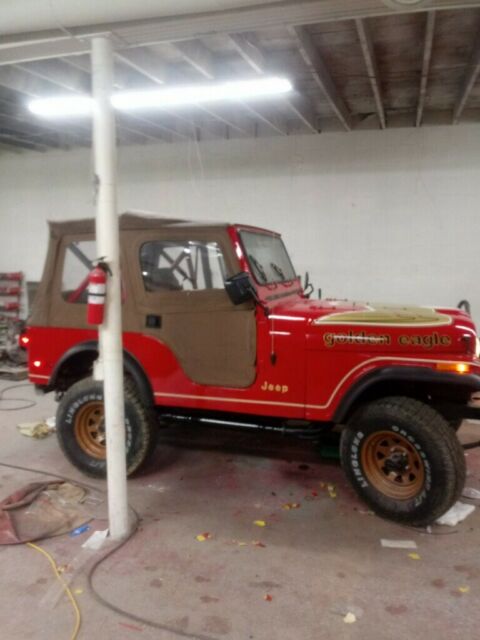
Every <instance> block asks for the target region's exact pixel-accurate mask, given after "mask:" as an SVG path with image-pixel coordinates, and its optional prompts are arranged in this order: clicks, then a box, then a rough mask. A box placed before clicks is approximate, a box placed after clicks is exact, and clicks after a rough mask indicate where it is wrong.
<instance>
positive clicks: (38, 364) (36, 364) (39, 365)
mask: <svg viewBox="0 0 480 640" xmlns="http://www.w3.org/2000/svg"><path fill="white" fill-rule="evenodd" d="M33 366H34V367H36V368H37V369H38V368H39V367H41V366H42V362H41V360H34V361H33Z"/></svg>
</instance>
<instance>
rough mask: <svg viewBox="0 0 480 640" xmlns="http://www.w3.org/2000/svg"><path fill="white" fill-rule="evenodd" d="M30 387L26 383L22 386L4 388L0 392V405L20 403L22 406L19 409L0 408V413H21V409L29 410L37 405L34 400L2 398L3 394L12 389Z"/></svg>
mask: <svg viewBox="0 0 480 640" xmlns="http://www.w3.org/2000/svg"><path fill="white" fill-rule="evenodd" d="M31 386H32V385H31V384H30V383H29V382H28V383H23V384H12V385H10V386H9V387H5V389H2V390H1V391H0V404H1V403H2V402H21V403H22V405H21V406H20V407H6V408H5V407H2V406H0V411H22V409H31V408H32V407H34V406H35V405H36V404H37V403H36V402H35V400H27V399H26V398H4V397H3V396H4V394H5V392H6V391H11V390H12V389H19V388H21V387H31Z"/></svg>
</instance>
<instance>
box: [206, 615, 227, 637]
mask: <svg viewBox="0 0 480 640" xmlns="http://www.w3.org/2000/svg"><path fill="white" fill-rule="evenodd" d="M203 629H204V631H207V632H208V633H218V634H219V635H226V634H227V633H230V631H231V629H232V625H231V624H230V622H229V621H228V620H227V619H226V618H220V617H219V616H208V617H207V618H205V624H204V627H203Z"/></svg>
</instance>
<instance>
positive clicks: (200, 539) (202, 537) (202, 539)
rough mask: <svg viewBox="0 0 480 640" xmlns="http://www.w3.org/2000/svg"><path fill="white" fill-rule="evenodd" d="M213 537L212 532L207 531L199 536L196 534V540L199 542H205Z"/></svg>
mask: <svg viewBox="0 0 480 640" xmlns="http://www.w3.org/2000/svg"><path fill="white" fill-rule="evenodd" d="M211 538H212V534H211V533H208V531H207V532H205V533H200V534H199V535H198V536H195V540H198V542H205V540H210V539H211Z"/></svg>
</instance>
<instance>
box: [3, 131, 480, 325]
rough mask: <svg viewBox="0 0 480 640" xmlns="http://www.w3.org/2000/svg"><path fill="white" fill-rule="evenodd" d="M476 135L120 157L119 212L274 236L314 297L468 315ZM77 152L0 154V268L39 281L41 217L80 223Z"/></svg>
mask: <svg viewBox="0 0 480 640" xmlns="http://www.w3.org/2000/svg"><path fill="white" fill-rule="evenodd" d="M479 133H480V128H479V126H476V125H462V126H458V127H432V128H422V129H420V130H415V129H395V130H388V131H385V132H372V131H358V132H353V133H348V134H346V133H326V134H322V135H320V136H297V137H291V138H275V139H262V140H245V141H225V142H223V141H222V142H210V143H207V142H202V143H201V144H200V145H198V146H197V145H194V144H193V143H192V144H181V145H166V144H164V145H149V146H139V147H128V148H122V149H121V151H120V158H119V164H120V172H119V173H120V176H119V177H120V191H119V201H120V202H119V204H120V208H121V209H127V208H135V209H148V210H152V211H158V212H161V213H162V214H163V215H168V216H177V217H185V216H186V217H190V218H193V219H202V218H203V219H210V220H226V221H232V222H245V223H252V224H256V225H259V226H265V227H271V228H275V229H277V230H280V231H281V232H282V233H283V234H284V239H285V241H286V243H287V246H288V247H289V248H290V252H291V255H292V258H293V261H294V264H295V266H296V268H297V271H298V272H299V273H303V272H304V271H305V270H306V269H309V270H310V273H311V276H312V279H313V281H314V284H315V285H316V287H322V289H323V293H324V295H325V296H339V297H350V298H351V297H353V298H356V299H361V300H370V301H372V300H373V301H378V300H380V301H390V302H405V303H407V302H412V303H421V304H442V305H448V306H453V305H456V304H457V302H458V301H459V300H460V299H461V298H468V299H470V300H471V302H472V303H473V310H474V314H475V313H476V314H477V318H478V317H479V314H480V286H479V284H478V272H477V265H478V263H479V253H480V216H479V203H480V136H479ZM90 158H91V155H90V152H89V151H84V150H80V151H70V152H61V153H57V152H48V153H46V154H33V153H28V154H18V155H17V154H7V155H2V156H0V221H1V227H0V271H1V270H17V269H18V270H23V271H25V272H26V274H27V277H28V278H29V279H38V278H39V277H40V274H41V268H42V264H43V259H44V255H45V250H46V238H47V231H46V225H45V220H46V219H62V218H75V217H85V216H90V215H93V211H94V209H93V203H92V202H93V199H92V188H91V165H90Z"/></svg>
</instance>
